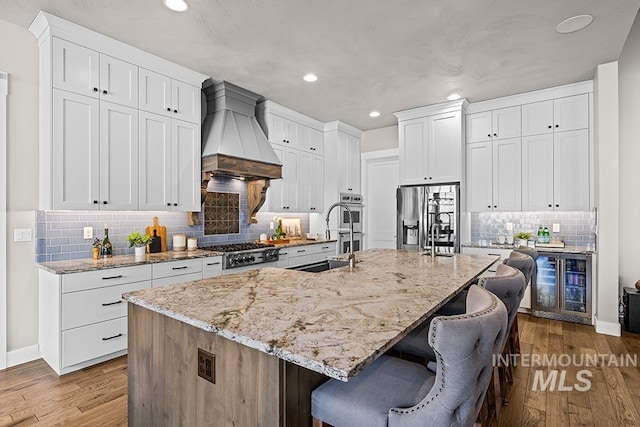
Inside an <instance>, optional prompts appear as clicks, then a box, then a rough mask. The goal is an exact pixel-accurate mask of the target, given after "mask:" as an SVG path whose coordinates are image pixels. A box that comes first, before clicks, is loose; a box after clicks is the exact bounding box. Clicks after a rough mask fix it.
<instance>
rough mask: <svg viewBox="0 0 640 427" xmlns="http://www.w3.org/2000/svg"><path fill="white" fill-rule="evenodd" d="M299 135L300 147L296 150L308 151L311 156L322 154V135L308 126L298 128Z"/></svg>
mask: <svg viewBox="0 0 640 427" xmlns="http://www.w3.org/2000/svg"><path fill="white" fill-rule="evenodd" d="M298 131H299V135H300V145H299V146H298V148H299V149H300V150H302V151H309V152H311V153H313V154H322V153H323V146H324V144H323V141H322V133H321V132H320V131H317V130H315V129H313V128H310V127H308V126H302V125H301V126H300V127H299V128H298Z"/></svg>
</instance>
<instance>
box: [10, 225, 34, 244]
mask: <svg viewBox="0 0 640 427" xmlns="http://www.w3.org/2000/svg"><path fill="white" fill-rule="evenodd" d="M13 241H14V242H30V241H31V229H30V228H15V229H14V230H13Z"/></svg>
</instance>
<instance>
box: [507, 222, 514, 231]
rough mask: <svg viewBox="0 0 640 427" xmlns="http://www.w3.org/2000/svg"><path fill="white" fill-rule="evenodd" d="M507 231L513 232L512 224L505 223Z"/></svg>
mask: <svg viewBox="0 0 640 427" xmlns="http://www.w3.org/2000/svg"><path fill="white" fill-rule="evenodd" d="M507 231H513V223H512V222H508V223H507Z"/></svg>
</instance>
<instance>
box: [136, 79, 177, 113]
mask: <svg viewBox="0 0 640 427" xmlns="http://www.w3.org/2000/svg"><path fill="white" fill-rule="evenodd" d="M139 74H140V84H139V92H140V97H139V99H140V109H141V110H144V111H148V112H150V113H156V114H162V115H163V116H173V115H174V113H173V112H172V109H171V79H170V78H169V77H167V76H163V75H162V74H158V73H154V72H153V71H149V70H145V69H144V68H140V70H139Z"/></svg>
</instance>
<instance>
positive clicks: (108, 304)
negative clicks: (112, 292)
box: [102, 300, 122, 307]
mask: <svg viewBox="0 0 640 427" xmlns="http://www.w3.org/2000/svg"><path fill="white" fill-rule="evenodd" d="M116 304H122V300H120V301H114V302H107V303H102V306H103V307H107V306H110V305H116Z"/></svg>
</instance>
